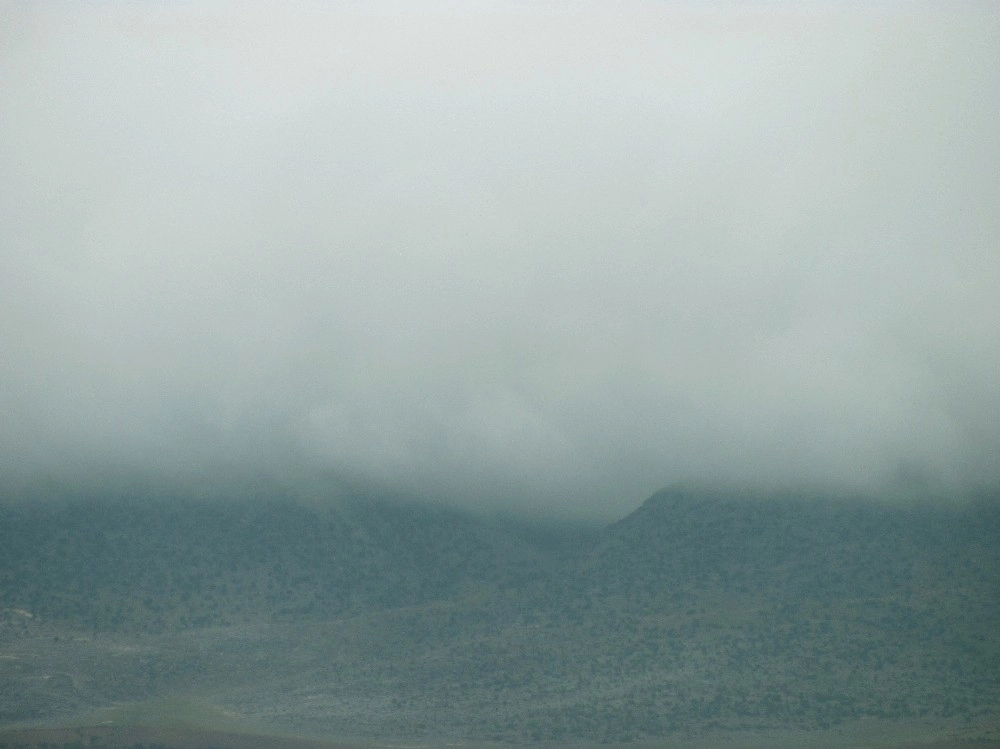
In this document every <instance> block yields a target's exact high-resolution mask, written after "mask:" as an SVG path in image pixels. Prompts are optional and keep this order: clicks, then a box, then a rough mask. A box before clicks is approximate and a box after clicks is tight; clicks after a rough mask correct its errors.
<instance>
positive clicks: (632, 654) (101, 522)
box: [0, 488, 1000, 748]
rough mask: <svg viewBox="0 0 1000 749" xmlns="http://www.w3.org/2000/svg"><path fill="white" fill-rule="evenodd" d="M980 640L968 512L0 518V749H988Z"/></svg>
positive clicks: (993, 721) (996, 524) (241, 510)
mask: <svg viewBox="0 0 1000 749" xmlns="http://www.w3.org/2000/svg"><path fill="white" fill-rule="evenodd" d="M998 621H1000V511H998V503H997V502H996V501H995V500H993V499H989V498H987V499H983V500H982V501H979V502H971V503H967V504H963V505H961V506H957V507H946V506H944V505H941V504H939V503H938V504H931V503H927V504H913V503H911V504H907V505H905V506H892V505H885V504H878V503H872V502H860V501H847V500H835V499H829V498H825V499H822V500H821V499H819V498H811V497H803V496H783V497H757V496H734V495H732V494H723V493H718V492H710V491H692V490H685V489H680V488H677V489H672V490H668V491H664V492H661V493H659V494H657V495H655V496H654V497H652V498H650V499H649V500H648V501H647V502H645V503H644V504H643V505H642V506H641V507H640V508H639V509H637V510H636V511H635V512H634V513H632V514H631V515H629V516H628V517H626V518H624V519H622V520H621V521H619V522H617V523H614V524H612V525H610V526H608V527H604V528H598V527H591V526H587V525H583V524H570V523H557V522H540V521H533V522H529V521H524V520H517V519H511V518H499V517H492V518H486V517H481V516H474V515H469V514H464V513H461V512H458V511H455V510H450V509H446V508H441V507H432V506H425V505H420V504H415V503H401V502H392V501H387V500H383V499H380V498H378V497H372V496H367V497H362V496H354V497H350V498H345V497H337V498H332V499H331V500H330V501H328V502H322V503H315V502H314V503H312V504H305V503H303V502H300V501H295V500H294V499H293V498H288V497H285V498H275V497H269V496H265V497H256V498H254V499H229V500H220V499H215V500H204V499H203V500H199V501H193V500H190V499H185V498H183V497H167V496H160V497H150V496H117V497H110V496H96V497H74V498H67V497H54V498H52V497H50V498H47V499H46V500H45V501H37V500H36V501H30V502H29V501H21V502H10V503H7V504H5V505H0V730H3V729H6V730H7V731H8V733H0V742H5V743H4V744H0V745H9V746H14V745H24V746H40V745H41V744H42V743H49V744H52V745H59V742H60V741H63V743H64V744H66V745H70V744H72V743H73V742H75V741H77V740H79V741H82V742H83V743H82V745H90V746H99V745H101V742H104V744H103V745H107V746H125V745H126V744H125V743H122V742H125V741H126V739H123V738H121V737H122V736H125V737H127V738H128V737H131V738H128V741H131V744H129V745H138V744H142V745H146V744H148V745H154V744H162V745H169V746H195V745H198V746H229V745H230V744H226V743H224V741H223V739H222V738H220V737H221V736H222V735H223V733H225V732H230V733H233V734H234V735H236V736H239V737H241V738H240V739H239V741H238V742H237V743H239V742H243V743H241V744H240V745H241V746H250V744H249V743H246V742H247V741H249V738H248V737H249V736H250V735H254V734H265V733H266V734H272V735H275V734H280V735H281V736H287V737H313V738H320V737H336V738H337V740H338V741H342V742H348V743H350V742H354V743H365V744H370V743H372V742H374V743H378V744H382V745H387V744H388V745H391V744H406V745H414V746H415V745H423V744H443V743H453V744H461V745H470V746H471V745H477V746H478V745H491V744H512V743H517V744H521V743H539V744H565V743H624V742H636V743H639V744H649V745H656V746H677V747H682V746H684V747H696V746H726V745H732V746H755V745H757V746H779V745H787V746H806V745H812V746H859V747H860V746H873V747H874V746H883V747H888V746H896V747H902V746H913V747H917V746H924V747H931V746H935V747H943V746H955V747H959V746H962V747H972V746H979V747H985V746H996V745H998V742H1000V720H998V707H1000V634H998V632H997V630H996V623H997V622H998ZM73 725H76V726H93V729H86V730H93V731H96V732H97V733H92V734H88V735H87V737H86V738H84V737H82V734H81V737H80V738H79V739H77V738H73V737H71V736H70V735H69V734H65V735H64V738H65V740H63V738H60V736H63V735H62V734H60V735H58V736H57V735H54V734H53V735H45V738H44V739H43V738H40V737H42V736H43V734H38V733H34V734H27V733H23V732H22V733H18V734H16V735H15V734H13V733H10V732H9V731H12V730H14V729H19V730H22V731H23V730H25V729H28V728H32V729H35V730H37V729H40V728H44V727H50V728H55V727H62V726H73ZM125 726H132V727H135V726H145V727H146V728H144V729H143V730H145V731H152V733H141V732H140V733H132V734H128V733H121V731H122V730H123V727H125ZM195 728H197V729H200V730H203V729H211V730H213V731H216V732H218V733H216V734H211V736H204V735H202V734H197V735H198V736H200V738H198V739H194V738H192V735H188V734H185V735H186V736H187V738H181V735H180V734H176V735H175V734H170V735H172V736H173V738H171V739H169V740H166V739H165V738H164V737H166V736H167V735H168V733H169V732H170V731H175V732H176V731H181V729H186V730H193V729H195ZM67 730H69V729H67ZM131 730H133V731H136V730H138V729H136V728H133V729H131ZM114 731H118V732H119V733H114ZM157 731H158V732H159V733H157ZM91 736H94V737H96V738H93V739H91V738H90V737H91ZM115 736H117V737H118V738H114V737H115ZM32 737H34V738H32ZM157 737H158V738H157ZM212 737H215V738H212ZM133 739H134V740H133ZM226 740H229V739H226ZM268 740H269V741H271V742H272V743H270V744H269V745H270V746H276V745H277V744H276V743H274V742H275V741H276V739H274V738H271V739H268ZM283 740H284V739H283ZM296 740H299V739H296ZM115 741H119V743H114V742H115ZM184 741H188V742H191V741H194V742H195V743H183V742H184ZM198 741H201V742H202V743H200V744H199V743H197V742H198ZM288 741H292V739H291V738H289V739H288ZM33 742H34V743H33ZM88 742H89V744H88ZM213 742H215V743H213ZM288 746H291V744H288ZM297 746H298V745H297ZM301 746H302V747H303V748H304V747H305V746H306V745H305V744H302V745H301ZM316 746H319V745H318V744H317V745H316Z"/></svg>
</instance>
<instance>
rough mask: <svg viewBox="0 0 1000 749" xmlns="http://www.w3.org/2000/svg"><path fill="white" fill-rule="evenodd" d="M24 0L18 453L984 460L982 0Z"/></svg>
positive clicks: (455, 485)
mask: <svg viewBox="0 0 1000 749" xmlns="http://www.w3.org/2000/svg"><path fill="white" fill-rule="evenodd" d="M7 15H8V16H10V17H11V19H12V21H11V23H10V24H9V27H8V29H7V30H6V31H5V32H3V33H4V34H5V37H4V40H3V44H2V49H3V52H2V53H0V85H2V86H3V89H4V92H5V94H4V99H5V105H4V117H3V118H2V119H0V160H2V163H3V168H2V169H0V175H2V176H0V201H2V202H0V205H2V210H3V214H4V215H5V216H6V217H7V218H5V220H4V222H3V225H2V227H0V318H2V322H0V344H2V347H3V352H4V353H3V357H2V359H0V419H2V421H3V423H4V424H5V427H4V429H3V430H2V433H0V450H2V455H3V460H4V463H5V465H3V466H0V468H2V470H3V471H4V473H6V474H7V475H9V476H17V477H21V478H23V477H27V476H31V475H35V474H46V473H53V472H55V473H61V474H63V475H66V476H70V477H71V476H74V475H78V476H81V477H83V476H92V475H96V474H104V473H107V472H110V473H114V472H116V471H122V472H138V473H143V472H145V473H149V474H150V475H155V476H164V477H175V478H177V477H179V478H184V477H199V476H204V475H210V474H211V473H212V472H213V471H223V470H224V471H235V472H239V471H246V472H250V473H253V472H263V473H280V474H282V475H292V474H294V473H295V472H297V471H301V472H303V473H309V472H311V471H319V472H322V471H329V472H333V473H342V474H344V475H352V476H359V477H364V478H367V479H371V480H373V481H378V482H380V483H382V484H385V485H388V486H391V487H394V488H396V489H398V490H400V491H405V492H408V493H414V494H420V495H429V496H438V497H445V498H447V499H449V500H452V501H463V502H470V503H473V504H477V505H480V506H483V505H495V504H501V505H507V506H514V507H546V508H552V509H569V510H574V511H575V510H582V511H602V512H609V513H613V512H618V511H620V510H621V509H622V508H627V507H630V506H633V505H634V504H635V503H636V502H638V501H639V500H640V499H641V498H642V497H644V496H645V495H647V494H649V493H651V492H652V491H654V490H655V489H657V488H659V487H660V486H663V485H666V484H668V483H672V482H674V481H677V480H697V481H726V482H735V483H740V482H742V483H754V484H767V485H790V484H801V483H808V484H821V485H824V486H831V487H835V488H839V489H844V490H850V491H888V490H890V489H892V488H895V487H899V486H904V487H906V488H907V489H908V490H912V491H928V492H945V493H962V492H966V491H970V490H973V489H975V488H978V487H983V486H995V485H996V482H997V479H998V478H1000V476H998V475H997V474H998V469H997V462H996V460H995V456H996V455H997V453H998V448H1000V428H998V426H997V424H998V423H1000V422H998V420H997V419H996V414H997V413H998V412H1000V384H998V383H1000V380H998V378H997V377H996V374H995V373H996V372H997V371H998V370H1000V362H998V358H1000V355H998V352H1000V304H998V302H997V301H996V300H997V299H1000V252H998V250H997V248H998V247H1000V220H998V218H997V211H996V206H997V205H998V204H1000V136H998V135H997V129H996V122H997V121H1000V66H998V65H997V63H996V49H997V41H998V32H1000V13H998V12H997V11H996V9H995V8H993V7H992V6H991V5H988V4H982V5H976V4H967V5H964V6H963V7H962V8H961V9H955V8H953V7H948V8H944V7H943V6H942V7H941V8H935V7H934V6H922V7H921V8H919V9H918V8H915V7H914V8H902V7H895V6H893V7H889V6H884V7H877V8H873V9H861V8H855V7H850V8H844V7H837V6H835V5H834V4H832V3H831V4H814V3H808V4H806V3H803V4H802V5H801V6H795V5H794V4H785V5H782V6H780V7H778V6H773V5H766V4H760V5H751V6H746V5H745V4H741V5H738V6H737V5H725V4H723V5H709V4H696V3H665V4H646V3H635V4H630V5H627V6H624V7H622V8H616V9H610V8H606V7H603V6H601V5H598V4H592V5H591V4H585V5H583V6H573V7H571V6H570V5H569V4H566V3H550V4H544V5H542V6H537V7H531V8H529V7H527V6H523V7H522V6H517V5H506V4H503V5H500V4H493V3H480V4H473V5H465V6H463V7H462V8H448V7H446V6H444V5H433V4H432V5H430V6H426V7H423V8H421V9H414V8H411V7H409V6H404V5H394V4H388V3H387V4H380V3H376V4H373V5H367V6H365V8H363V9H361V8H355V7H353V6H349V5H347V4H344V5H340V4H332V5H330V4H316V5H313V4H293V5H291V6H288V7H283V8H282V9H278V8H275V7H272V6H269V5H263V4H261V5H253V4H251V5H249V6H248V5H245V4H230V3H221V2H220V3H208V4H203V5H198V6H188V5H170V4H168V5H153V6H149V5H142V6H137V5H131V4H125V3H104V4H101V5H100V6H91V5H81V6H71V5H65V6H64V5H60V4H53V5H37V6H23V7H22V6H18V7H17V8H16V9H15V8H14V7H13V6H11V8H10V9H9V12H8V14H7Z"/></svg>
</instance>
